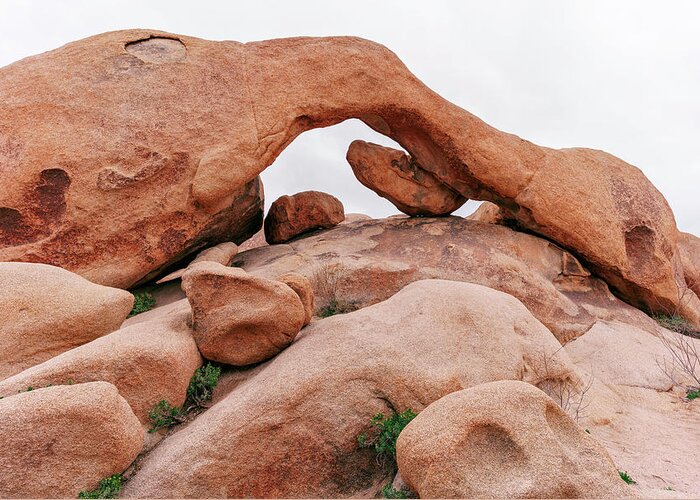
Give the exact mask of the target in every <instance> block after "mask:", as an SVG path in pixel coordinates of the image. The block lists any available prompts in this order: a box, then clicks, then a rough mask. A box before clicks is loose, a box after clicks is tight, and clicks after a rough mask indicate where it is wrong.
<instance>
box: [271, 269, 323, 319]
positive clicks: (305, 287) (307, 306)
mask: <svg viewBox="0 0 700 500" xmlns="http://www.w3.org/2000/svg"><path fill="white" fill-rule="evenodd" d="M277 281H281V282H282V283H284V284H285V285H287V286H288V287H289V288H291V289H292V290H294V291H295V292H296V294H297V295H298V296H299V299H300V300H301V303H302V305H303V306H304V326H306V325H308V324H309V323H310V322H311V318H312V317H313V315H314V289H313V287H312V285H311V282H310V281H309V280H308V279H307V278H306V276H304V275H302V274H297V273H287V274H283V275H282V276H277Z"/></svg>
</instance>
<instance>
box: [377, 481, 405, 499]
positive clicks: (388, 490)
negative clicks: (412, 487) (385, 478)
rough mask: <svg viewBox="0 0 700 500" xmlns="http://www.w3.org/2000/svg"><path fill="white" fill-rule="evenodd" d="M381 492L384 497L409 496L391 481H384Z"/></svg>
mask: <svg viewBox="0 0 700 500" xmlns="http://www.w3.org/2000/svg"><path fill="white" fill-rule="evenodd" d="M381 493H382V497H384V498H409V495H408V492H406V491H404V490H397V489H396V488H394V487H393V486H392V484H391V483H386V484H385V485H384V488H382V492H381Z"/></svg>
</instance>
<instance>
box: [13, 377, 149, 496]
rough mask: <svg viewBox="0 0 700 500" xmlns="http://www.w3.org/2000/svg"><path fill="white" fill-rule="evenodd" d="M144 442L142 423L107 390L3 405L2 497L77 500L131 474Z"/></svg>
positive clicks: (56, 391) (69, 391)
mask: <svg viewBox="0 0 700 500" xmlns="http://www.w3.org/2000/svg"><path fill="white" fill-rule="evenodd" d="M143 441H144V430H143V428H142V427H141V423H140V422H139V420H138V419H137V418H136V416H135V415H134V413H133V412H132V411H131V408H130V407H129V405H128V404H127V402H126V401H125V400H124V398H122V397H121V396H120V395H119V393H118V392H117V389H116V388H115V387H114V386H113V385H111V384H108V383H106V382H92V383H88V384H78V385H65V386H60V387H48V388H44V389H36V390H32V391H29V392H23V393H21V394H16V395H14V396H11V397H7V398H4V399H0V442H2V446H0V497H2V498H65V497H68V498H75V497H77V495H78V492H80V491H84V490H92V489H94V488H96V487H97V485H98V483H99V481H100V480H101V479H103V478H105V477H108V476H111V475H112V474H117V473H121V472H122V471H124V470H125V469H126V468H127V467H128V466H129V464H131V462H132V461H133V460H134V459H135V458H136V456H137V455H138V454H139V452H140V451H141V447H142V446H143Z"/></svg>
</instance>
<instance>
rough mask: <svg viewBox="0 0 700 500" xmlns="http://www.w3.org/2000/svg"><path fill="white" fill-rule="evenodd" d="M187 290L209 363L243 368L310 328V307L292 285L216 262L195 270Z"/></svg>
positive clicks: (190, 271)
mask: <svg viewBox="0 0 700 500" xmlns="http://www.w3.org/2000/svg"><path fill="white" fill-rule="evenodd" d="M182 289H183V290H184V292H185V294H186V295H187V300H188V301H189V303H190V305H191V306H192V327H193V329H194V334H193V335H194V339H195V341H196V342H197V347H198V348H199V351H200V352H201V353H202V356H204V357H205V358H207V359H210V360H212V361H220V362H222V363H227V364H231V365H237V366H243V365H249V364H252V363H258V362H260V361H264V360H266V359H269V358H271V357H272V356H274V355H275V354H277V353H278V352H280V351H281V350H283V349H284V348H285V347H287V346H288V345H289V344H290V343H291V342H292V341H293V340H294V337H296V336H297V334H298V333H299V330H301V328H302V326H303V325H304V319H305V315H306V313H305V307H304V304H303V303H302V301H301V299H300V298H299V295H297V293H296V292H295V291H294V290H292V289H291V288H290V287H289V286H287V285H286V284H284V283H282V282H279V281H273V280H268V279H265V278H260V277H257V276H253V275H251V274H248V273H247V272H245V271H244V270H242V269H237V268H231V267H225V266H222V265H221V264H216V263H213V262H200V263H197V264H195V265H193V266H191V267H190V268H189V269H188V270H187V272H186V273H185V274H184V275H183V277H182Z"/></svg>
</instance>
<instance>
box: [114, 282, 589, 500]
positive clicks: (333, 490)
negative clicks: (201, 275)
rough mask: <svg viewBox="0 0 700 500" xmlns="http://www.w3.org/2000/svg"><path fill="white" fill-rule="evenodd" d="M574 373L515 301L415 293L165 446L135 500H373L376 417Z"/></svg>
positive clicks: (351, 320)
mask: <svg viewBox="0 0 700 500" xmlns="http://www.w3.org/2000/svg"><path fill="white" fill-rule="evenodd" d="M185 279H186V278H185ZM544 360H549V362H548V363H549V364H548V366H549V369H548V370H545V369H544V365H543V362H544ZM572 368H573V365H572V364H571V363H570V361H569V359H568V356H567V355H566V352H565V351H563V350H562V349H561V347H560V345H559V343H558V342H557V341H556V339H555V338H554V337H553V336H552V334H551V333H550V332H549V331H548V330H547V329H546V328H545V327H544V326H543V325H542V324H541V323H540V322H538V321H537V320H536V319H535V318H534V317H532V315H531V314H530V313H529V312H528V311H527V309H525V307H524V306H523V305H522V304H521V303H520V302H519V301H518V300H516V299H515V298H513V297H511V296H509V295H506V294H504V293H501V292H498V291H496V290H492V289H489V288H486V287H482V286H480V285H475V284H470V283H459V282H452V281H441V280H427V281H420V282H417V283H412V284H411V285H409V286H407V287H405V288H404V289H403V290H401V292H399V293H398V294H396V295H394V296H393V297H391V298H390V299H389V300H387V301H385V302H382V303H380V304H376V305H374V306H372V307H368V308H365V309H362V310H359V311H355V312H352V313H349V314H343V315H337V316H333V317H331V318H327V319H323V320H320V321H314V322H313V323H311V325H309V326H308V327H306V328H305V329H304V330H303V332H302V334H301V335H300V336H299V338H298V339H297V340H296V341H295V342H294V343H293V344H292V345H291V346H289V347H288V348H287V349H285V350H284V351H283V352H281V353H280V354H279V355H278V356H277V357H275V358H274V359H273V360H272V361H270V362H269V363H266V364H265V365H263V366H261V367H260V368H259V369H258V370H256V371H255V372H254V373H252V374H251V375H250V376H249V377H248V378H247V379H246V380H245V382H243V383H240V384H239V385H237V386H235V388H234V389H233V390H232V392H230V394H228V395H227V396H225V397H224V399H222V400H220V401H218V402H216V403H215V404H214V406H213V407H212V408H210V409H209V410H207V411H206V412H205V413H203V414H202V415H200V416H199V417H198V418H197V419H196V420H195V421H194V422H192V423H191V424H189V425H188V426H187V427H186V428H184V429H182V430H180V431H178V432H176V433H174V434H172V435H171V436H169V437H167V438H166V439H165V440H164V441H162V442H161V444H160V445H159V446H158V447H157V448H156V449H155V450H153V452H151V453H150V454H149V455H148V456H147V457H145V459H144V460H143V462H141V468H140V469H139V471H138V472H137V473H136V474H135V476H134V477H132V479H131V480H130V481H129V483H128V484H127V486H126V489H125V490H124V492H123V495H124V497H126V498H130V497H149V498H150V497H154V496H160V497H168V498H180V497H212V496H216V497H229V498H233V497H235V498H246V497H254V498H291V497H298V498H338V497H342V498H348V497H368V498H371V497H374V496H376V494H377V492H378V490H379V489H380V488H381V486H382V484H383V483H384V482H386V481H387V478H386V475H387V473H388V471H387V469H386V468H384V467H382V466H381V465H380V464H378V463H377V460H376V456H375V454H374V452H373V451H371V450H369V449H360V448H359V447H358V445H357V436H358V435H359V434H361V433H363V432H368V431H370V429H371V424H370V420H371V418H372V417H373V416H374V415H375V414H376V413H379V412H382V413H384V414H385V415H389V414H390V413H391V411H392V410H393V409H396V410H398V411H404V410H405V409H406V408H413V409H414V410H416V411H420V410H422V409H423V408H424V407H425V406H427V405H428V404H430V403H432V402H433V401H435V400H437V399H439V398H440V397H442V396H444V395H446V394H448V393H451V392H454V391H457V390H460V389H463V388H466V387H471V386H473V385H476V384H481V383H485V382H491V381H494V380H501V379H512V380H521V379H524V380H526V381H528V382H530V383H533V384H539V383H544V382H545V381H554V380H576V378H575V375H574V374H573V373H572V371H571V370H572ZM545 373H546V374H545Z"/></svg>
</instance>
